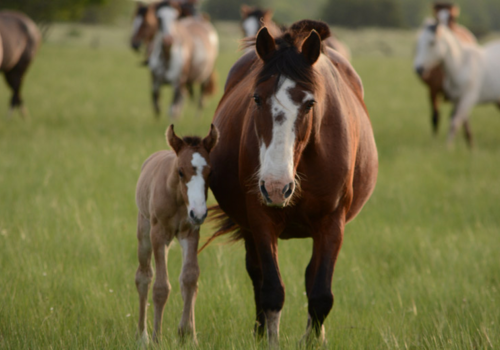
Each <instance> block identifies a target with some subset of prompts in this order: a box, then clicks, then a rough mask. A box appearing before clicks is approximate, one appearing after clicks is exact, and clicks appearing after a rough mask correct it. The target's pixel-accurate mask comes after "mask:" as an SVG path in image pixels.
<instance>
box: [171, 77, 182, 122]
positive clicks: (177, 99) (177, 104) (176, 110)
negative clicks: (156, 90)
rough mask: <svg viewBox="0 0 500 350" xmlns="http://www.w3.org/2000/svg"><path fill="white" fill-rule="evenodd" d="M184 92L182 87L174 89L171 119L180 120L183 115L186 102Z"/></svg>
mask: <svg viewBox="0 0 500 350" xmlns="http://www.w3.org/2000/svg"><path fill="white" fill-rule="evenodd" d="M182 90H183V87H182V86H181V85H177V86H175V87H174V98H173V101H172V105H171V106H170V118H172V119H177V118H179V117H180V115H181V113H182V105H183V102H184V92H183V91H182Z"/></svg>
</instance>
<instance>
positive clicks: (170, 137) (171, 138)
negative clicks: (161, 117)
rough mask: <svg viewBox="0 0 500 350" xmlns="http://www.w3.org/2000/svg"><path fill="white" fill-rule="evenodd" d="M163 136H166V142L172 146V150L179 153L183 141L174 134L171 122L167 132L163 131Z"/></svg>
mask: <svg viewBox="0 0 500 350" xmlns="http://www.w3.org/2000/svg"><path fill="white" fill-rule="evenodd" d="M165 136H166V138H167V142H168V144H169V145H170V147H172V149H173V150H174V152H175V154H179V152H180V151H181V149H182V147H183V146H184V141H183V140H182V139H181V138H180V137H179V136H177V135H176V134H175V132H174V124H171V125H170V126H169V127H168V129H167V132H166V133H165Z"/></svg>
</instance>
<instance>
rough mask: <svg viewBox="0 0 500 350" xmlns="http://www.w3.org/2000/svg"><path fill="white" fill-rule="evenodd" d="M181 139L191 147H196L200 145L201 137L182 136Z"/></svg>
mask: <svg viewBox="0 0 500 350" xmlns="http://www.w3.org/2000/svg"><path fill="white" fill-rule="evenodd" d="M182 140H183V141H184V142H185V143H186V144H187V145H188V146H191V147H198V146H199V145H201V138H200V137H198V136H184V137H183V138H182Z"/></svg>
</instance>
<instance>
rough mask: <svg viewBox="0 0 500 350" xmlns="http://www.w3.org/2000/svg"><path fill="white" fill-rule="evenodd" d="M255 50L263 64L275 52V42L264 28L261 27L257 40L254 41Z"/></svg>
mask: <svg viewBox="0 0 500 350" xmlns="http://www.w3.org/2000/svg"><path fill="white" fill-rule="evenodd" d="M255 49H256V50H257V54H258V55H259V57H260V59H261V60H263V61H264V62H265V61H267V60H268V59H269V57H271V55H272V54H273V53H274V51H276V42H275V41H274V38H273V37H272V36H271V34H269V31H268V30H267V28H266V27H262V28H261V29H260V30H259V32H258V33H257V39H256V40H255Z"/></svg>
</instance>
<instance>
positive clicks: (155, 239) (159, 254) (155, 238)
mask: <svg viewBox="0 0 500 350" xmlns="http://www.w3.org/2000/svg"><path fill="white" fill-rule="evenodd" d="M170 242H171V237H169V236H168V234H167V231H166V230H165V228H164V227H162V225H161V224H160V223H158V222H157V223H156V224H153V225H152V228H151V243H152V246H153V254H154V257H155V267H156V278H155V282H154V285H153V303H154V307H155V323H154V332H153V341H155V342H158V341H159V337H160V335H161V322H162V319H163V310H164V308H165V304H166V303H167V299H168V295H169V294H170V289H171V287H170V283H169V281H168V274H167V253H168V245H169V244H170Z"/></svg>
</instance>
